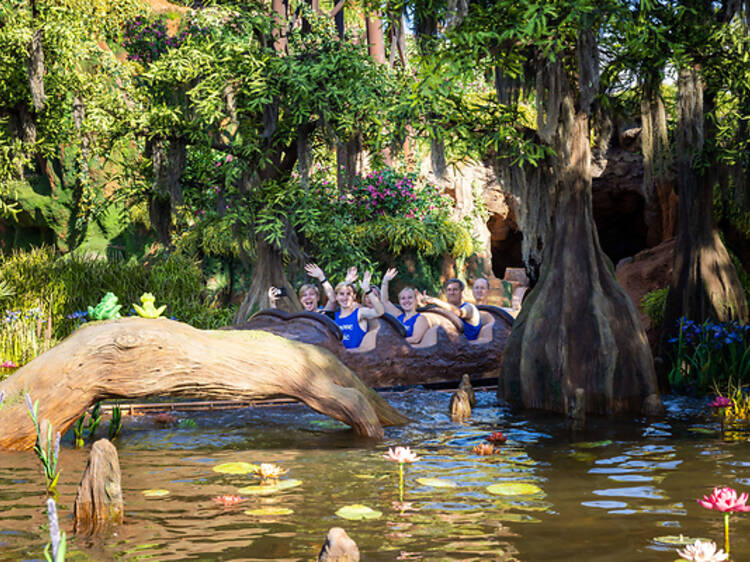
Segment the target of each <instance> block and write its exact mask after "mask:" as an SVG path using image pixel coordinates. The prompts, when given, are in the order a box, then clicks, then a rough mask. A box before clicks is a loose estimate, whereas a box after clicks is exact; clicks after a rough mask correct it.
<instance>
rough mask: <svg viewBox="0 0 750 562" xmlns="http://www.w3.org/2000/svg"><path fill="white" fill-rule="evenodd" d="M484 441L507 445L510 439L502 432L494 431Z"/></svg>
mask: <svg viewBox="0 0 750 562" xmlns="http://www.w3.org/2000/svg"><path fill="white" fill-rule="evenodd" d="M484 439H485V440H486V441H489V442H490V443H505V442H506V441H507V440H508V437H507V436H506V435H505V434H504V433H503V432H502V431H493V432H492V433H490V434H489V435H488V436H487V437H485V438H484Z"/></svg>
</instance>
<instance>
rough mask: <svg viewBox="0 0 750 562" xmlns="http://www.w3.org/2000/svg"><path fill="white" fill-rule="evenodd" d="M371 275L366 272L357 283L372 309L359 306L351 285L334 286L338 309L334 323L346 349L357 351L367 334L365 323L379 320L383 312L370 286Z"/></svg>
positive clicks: (381, 304)
mask: <svg viewBox="0 0 750 562" xmlns="http://www.w3.org/2000/svg"><path fill="white" fill-rule="evenodd" d="M371 278H372V273H371V272H369V271H366V272H365V273H364V275H363V276H362V280H361V281H360V282H359V286H360V288H361V289H362V291H363V293H364V294H365V295H366V296H368V297H369V298H370V303H371V304H372V308H367V307H363V306H359V303H358V302H357V301H356V299H355V291H354V285H353V284H352V283H347V282H346V281H344V282H343V283H339V284H338V285H336V303H337V304H338V305H339V309H338V310H337V311H336V315H335V318H334V320H335V322H336V324H337V325H338V327H339V329H340V330H341V333H342V335H343V337H342V340H341V341H342V343H343V344H344V347H346V349H357V348H358V347H359V345H360V344H361V343H362V339H363V338H364V337H365V334H366V333H367V329H368V327H367V321H368V320H374V319H375V318H379V317H380V316H382V315H383V313H384V312H385V309H384V308H383V303H381V302H380V299H379V298H378V297H377V296H376V294H375V292H374V291H373V288H372V287H371V286H370V279H371Z"/></svg>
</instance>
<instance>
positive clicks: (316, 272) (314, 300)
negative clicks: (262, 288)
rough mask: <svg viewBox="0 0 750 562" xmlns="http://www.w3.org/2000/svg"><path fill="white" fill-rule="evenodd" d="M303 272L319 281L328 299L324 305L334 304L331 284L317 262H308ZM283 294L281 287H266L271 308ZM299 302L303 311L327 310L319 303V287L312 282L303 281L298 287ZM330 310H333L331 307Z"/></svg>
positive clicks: (334, 299) (274, 306)
mask: <svg viewBox="0 0 750 562" xmlns="http://www.w3.org/2000/svg"><path fill="white" fill-rule="evenodd" d="M305 272H306V273H307V274H308V275H309V276H310V277H314V278H315V279H317V280H318V281H320V284H321V286H322V287H323V290H324V291H325V293H326V298H327V299H328V302H327V303H326V306H328V305H330V306H331V307H333V306H335V302H336V298H335V296H334V293H333V285H331V282H330V281H329V280H328V278H327V277H326V274H325V273H323V270H322V269H321V268H320V267H319V266H318V264H316V263H308V264H307V265H305ZM283 296H285V293H284V292H283V291H282V290H281V289H279V288H277V287H274V286H271V287H269V288H268V302H269V304H270V306H271V308H276V303H277V301H278V300H279V298H281V297H283ZM299 302H300V303H301V304H302V310H304V311H305V312H325V310H327V309H324V308H323V307H322V306H321V305H320V289H318V287H317V285H313V284H312V283H305V284H304V285H302V286H301V287H300V288H299ZM330 310H333V308H331V309H330Z"/></svg>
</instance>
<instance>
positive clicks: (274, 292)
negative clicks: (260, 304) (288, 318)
mask: <svg viewBox="0 0 750 562" xmlns="http://www.w3.org/2000/svg"><path fill="white" fill-rule="evenodd" d="M280 296H281V290H280V289H278V288H276V287H274V286H273V285H271V286H270V287H268V300H269V302H270V303H271V306H272V307H274V306H276V301H277V300H279V297H280Z"/></svg>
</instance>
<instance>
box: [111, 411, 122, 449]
mask: <svg viewBox="0 0 750 562" xmlns="http://www.w3.org/2000/svg"><path fill="white" fill-rule="evenodd" d="M120 431H122V410H121V409H120V405H119V404H115V405H114V406H112V419H110V420H109V431H108V433H109V440H110V441H112V440H113V439H115V438H116V437H117V436H118V435H119V434H120Z"/></svg>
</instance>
